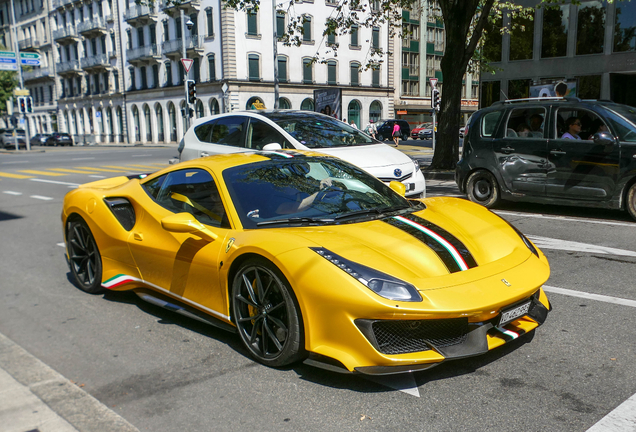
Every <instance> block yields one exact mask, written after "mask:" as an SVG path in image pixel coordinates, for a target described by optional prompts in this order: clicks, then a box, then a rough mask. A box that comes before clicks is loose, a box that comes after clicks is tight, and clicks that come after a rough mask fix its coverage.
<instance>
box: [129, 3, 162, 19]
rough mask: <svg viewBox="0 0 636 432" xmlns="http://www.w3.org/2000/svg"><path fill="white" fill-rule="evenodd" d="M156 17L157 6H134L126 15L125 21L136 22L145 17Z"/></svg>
mask: <svg viewBox="0 0 636 432" xmlns="http://www.w3.org/2000/svg"><path fill="white" fill-rule="evenodd" d="M151 15H152V16H156V15H157V9H156V8H155V6H154V5H153V6H145V5H134V6H131V7H130V9H128V10H127V11H126V12H125V13H124V20H126V21H130V20H136V19H138V18H141V17H144V16H151Z"/></svg>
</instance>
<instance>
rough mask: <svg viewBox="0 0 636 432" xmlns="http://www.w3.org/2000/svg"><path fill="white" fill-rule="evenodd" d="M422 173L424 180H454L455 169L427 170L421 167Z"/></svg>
mask: <svg viewBox="0 0 636 432" xmlns="http://www.w3.org/2000/svg"><path fill="white" fill-rule="evenodd" d="M422 173H423V174H424V178H425V179H426V180H455V171H439V170H427V169H426V168H424V167H422Z"/></svg>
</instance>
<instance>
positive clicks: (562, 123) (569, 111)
mask: <svg viewBox="0 0 636 432" xmlns="http://www.w3.org/2000/svg"><path fill="white" fill-rule="evenodd" d="M555 115H556V121H555V128H556V130H555V137H556V138H560V139H582V140H591V139H592V137H593V136H594V134H595V133H597V132H604V131H609V129H608V127H607V124H606V123H605V121H604V120H603V119H602V118H601V117H599V116H598V114H596V113H595V112H593V111H590V110H587V109H580V108H571V107H563V108H559V109H557V111H556V113H555ZM570 125H572V126H570Z"/></svg>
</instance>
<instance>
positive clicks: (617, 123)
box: [607, 106, 636, 142]
mask: <svg viewBox="0 0 636 432" xmlns="http://www.w3.org/2000/svg"><path fill="white" fill-rule="evenodd" d="M608 109H609V108H608ZM611 111H612V113H613V114H615V115H610V116H608V117H607V120H608V121H609V123H610V125H611V126H613V127H614V130H616V132H617V133H618V137H619V138H620V140H621V141H626V142H636V126H635V124H634V123H635V122H636V115H635V114H636V112H635V110H634V109H633V108H627V107H624V106H621V107H619V108H618V109H615V107H611Z"/></svg>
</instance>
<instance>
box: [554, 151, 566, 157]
mask: <svg viewBox="0 0 636 432" xmlns="http://www.w3.org/2000/svg"><path fill="white" fill-rule="evenodd" d="M550 154H551V155H559V156H560V155H564V154H567V152H564V151H563V150H550Z"/></svg>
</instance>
